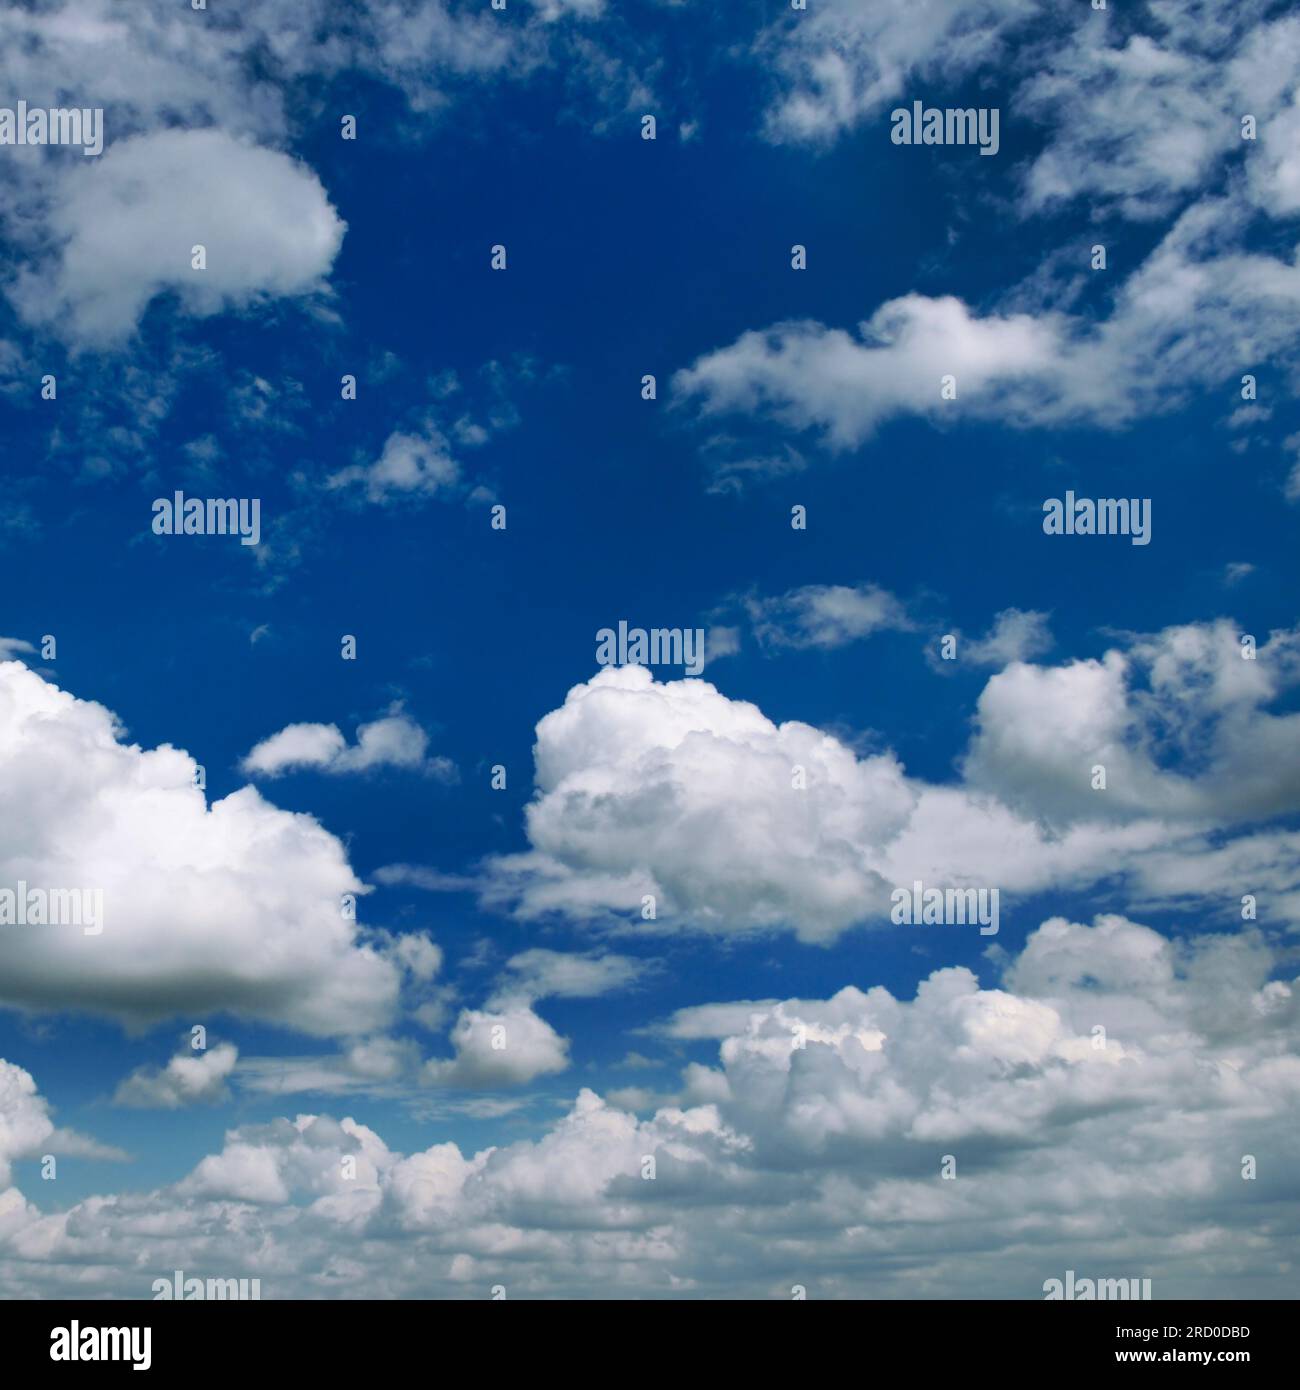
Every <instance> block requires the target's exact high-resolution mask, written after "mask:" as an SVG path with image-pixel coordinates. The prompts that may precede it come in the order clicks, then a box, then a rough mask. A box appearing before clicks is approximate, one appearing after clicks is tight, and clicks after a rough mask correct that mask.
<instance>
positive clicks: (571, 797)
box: [486, 621, 1300, 941]
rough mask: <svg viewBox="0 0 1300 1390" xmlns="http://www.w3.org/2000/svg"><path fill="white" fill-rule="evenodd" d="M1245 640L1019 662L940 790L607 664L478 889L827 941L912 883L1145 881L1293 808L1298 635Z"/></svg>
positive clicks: (571, 717)
mask: <svg viewBox="0 0 1300 1390" xmlns="http://www.w3.org/2000/svg"><path fill="white" fill-rule="evenodd" d="M1242 650H1243V649H1242V647H1241V645H1240V642H1239V634H1238V632H1237V630H1236V629H1235V628H1234V627H1233V625H1232V624H1231V623H1229V622H1227V621H1220V622H1217V623H1214V624H1207V625H1199V626H1198V625H1189V626H1185V627H1178V628H1171V629H1168V630H1166V631H1165V632H1162V633H1160V634H1157V635H1155V636H1152V637H1147V638H1135V639H1133V641H1132V642H1131V644H1130V646H1129V647H1128V649H1127V650H1119V649H1116V650H1113V651H1111V652H1108V653H1107V654H1106V655H1105V656H1104V657H1103V658H1102V659H1100V660H1085V661H1072V662H1068V663H1065V664H1063V665H1060V666H1053V667H1038V666H1030V665H1026V664H1024V663H1021V662H1015V663H1013V664H1012V665H1010V666H1008V667H1007V668H1006V669H1005V670H1003V671H1001V672H999V673H998V674H996V675H995V676H993V677H992V678H991V679H990V680H989V682H988V684H987V685H986V687H985V689H984V691H983V693H982V695H981V696H980V700H979V703H978V707H977V718H976V730H975V734H974V737H973V738H972V741H971V744H970V746H969V748H968V750H967V754H966V757H965V760H964V765H963V769H962V771H963V776H962V778H961V780H960V781H958V782H956V783H953V784H948V785H936V784H931V783H926V782H923V781H920V780H918V779H916V778H912V777H909V776H908V775H907V773H906V771H905V770H904V768H903V767H902V766H901V765H900V763H899V762H898V760H897V758H896V757H895V756H894V755H893V754H892V753H889V752H882V753H878V754H875V755H873V756H869V757H865V758H859V757H858V756H857V755H856V754H855V753H854V752H853V751H851V750H850V749H849V748H848V747H846V746H845V745H844V744H842V743H841V742H839V740H837V739H836V738H834V737H832V736H831V735H829V734H826V733H823V732H822V731H820V730H818V729H815V728H812V727H810V726H808V725H806V724H801V723H798V722H796V721H790V722H788V723H785V724H781V725H776V724H774V723H772V721H771V720H769V719H767V718H766V717H765V716H764V715H763V714H762V712H761V711H760V710H758V709H757V708H756V707H755V706H754V705H752V704H748V703H746V702H744V701H738V700H731V699H728V698H727V697H726V696H725V695H723V694H722V693H721V692H720V691H719V690H718V689H717V688H716V687H714V686H713V685H710V684H708V683H707V682H704V681H698V680H682V681H670V682H664V683H659V682H656V681H655V680H654V679H653V678H652V676H651V675H650V673H649V672H648V671H647V670H646V669H645V668H643V667H636V666H632V667H621V668H610V669H606V670H604V671H602V672H600V673H599V674H598V675H597V676H595V677H594V678H593V679H592V680H590V681H588V682H586V683H585V684H582V685H578V686H575V687H574V688H573V689H572V690H571V691H570V692H569V694H568V696H567V697H566V699H565V702H564V705H563V706H562V707H561V708H560V709H558V710H555V711H553V712H552V713H550V714H548V715H547V716H545V718H543V719H542V721H541V722H540V723H539V724H538V727H537V743H536V747H535V757H536V767H537V775H536V786H537V793H536V796H535V798H534V800H533V801H532V802H531V804H530V805H529V807H528V809H527V813H526V815H527V831H528V837H529V841H530V844H531V849H530V850H529V851H528V852H527V853H525V854H522V855H514V856H505V857H502V858H500V859H497V860H495V861H494V862H493V863H492V865H491V874H490V878H489V882H488V886H487V889H486V894H487V898H488V900H489V901H491V902H493V903H496V904H503V903H506V904H511V905H512V906H513V907H514V909H515V910H516V911H517V912H519V913H520V914H521V915H523V916H527V917H533V916H540V915H542V914H545V913H548V912H554V911H562V912H565V913H568V914H570V915H572V916H576V917H579V918H601V917H604V916H606V915H608V914H609V913H611V912H613V913H622V914H627V915H629V916H634V917H635V918H637V919H638V920H639V919H641V918H642V917H643V916H645V915H646V914H644V913H643V911H642V909H643V904H644V901H645V899H646V898H653V899H654V906H655V915H654V918H653V920H654V921H656V922H657V923H659V924H660V925H662V926H669V925H688V926H691V927H694V928H697V929H700V930H705V931H713V932H744V931H752V930H760V929H789V930H793V931H795V932H796V933H797V934H798V935H799V936H800V937H801V938H802V939H804V940H808V941H825V940H829V939H831V938H833V937H835V936H836V935H838V934H839V933H840V932H842V931H843V930H845V929H846V928H848V927H849V926H851V925H853V924H855V923H863V922H871V921H875V922H881V921H884V920H885V919H886V917H887V914H888V908H889V898H890V893H891V891H892V890H893V889H894V888H895V887H897V886H900V885H901V886H909V885H911V884H912V883H913V882H914V881H915V880H916V879H921V880H922V881H923V882H924V883H926V884H929V885H934V886H945V887H947V886H952V887H967V886H980V885H984V886H991V887H997V888H999V889H1000V890H1002V891H1004V892H1012V893H1031V892H1034V891H1039V890H1042V889H1044V888H1047V887H1053V888H1058V889H1059V888H1063V887H1076V888H1077V887H1080V886H1082V885H1086V884H1088V883H1090V882H1096V881H1098V880H1100V879H1102V878H1106V877H1108V876H1110V875H1112V874H1123V873H1132V874H1135V875H1137V876H1138V877H1139V878H1141V877H1142V876H1143V874H1144V868H1143V866H1144V863H1145V856H1146V855H1147V854H1148V853H1150V852H1151V851H1152V850H1161V851H1163V852H1165V854H1166V855H1174V856H1178V855H1180V854H1187V855H1192V856H1195V855H1196V854H1198V853H1200V852H1202V851H1203V848H1204V844H1203V838H1204V836H1206V835H1207V834H1209V833H1210V832H1221V831H1224V830H1230V829H1233V828H1237V829H1236V832H1235V833H1239V834H1240V833H1241V830H1242V829H1243V828H1244V827H1247V826H1248V825H1250V824H1251V823H1253V822H1255V823H1257V822H1266V821H1268V820H1269V819H1270V818H1273V817H1276V816H1279V815H1283V814H1286V813H1289V812H1294V811H1295V810H1297V809H1300V777H1298V775H1297V771H1296V767H1295V761H1294V758H1292V757H1290V756H1289V755H1288V753H1287V750H1288V749H1294V748H1295V746H1296V745H1297V741H1300V730H1298V727H1297V726H1298V725H1300V715H1295V714H1274V713H1271V712H1270V711H1269V710H1268V709H1267V706H1268V705H1269V704H1270V703H1272V702H1273V701H1274V700H1275V699H1276V698H1277V697H1278V695H1279V694H1280V693H1281V692H1283V691H1285V690H1286V689H1287V688H1288V687H1289V686H1292V685H1294V684H1295V682H1296V680H1297V678H1300V665H1298V664H1297V637H1296V634H1295V633H1278V634H1275V635H1274V636H1273V638H1272V639H1271V640H1270V641H1267V642H1265V643H1264V644H1263V645H1262V646H1260V647H1259V649H1258V655H1257V658H1256V659H1255V660H1254V661H1247V660H1244V659H1243V657H1242ZM1176 746H1180V747H1181V748H1182V752H1183V754H1184V762H1183V764H1182V768H1181V770H1180V771H1177V772H1175V771H1171V770H1169V769H1168V767H1167V762H1168V758H1169V754H1170V752H1171V751H1172V750H1173V749H1174V748H1175V747H1176ZM1099 764H1100V765H1101V766H1103V767H1105V769H1106V773H1107V783H1106V787H1105V789H1104V790H1102V789H1095V788H1094V786H1093V769H1094V768H1095V767H1096V766H1098V765H1099ZM1250 838H1251V837H1250V836H1249V835H1242V837H1241V838H1240V839H1239V840H1237V841H1234V843H1238V844H1245V843H1246V842H1247V841H1248V840H1249V839H1250ZM1266 844H1267V847H1268V848H1270V849H1271V850H1272V851H1273V853H1274V854H1275V855H1276V858H1275V860H1274V861H1273V862H1272V870H1271V872H1272V876H1273V877H1274V879H1275V881H1276V882H1277V883H1278V884H1279V886H1280V887H1281V890H1282V891H1281V896H1280V897H1279V899H1278V900H1277V902H1276V903H1275V908H1278V909H1281V910H1282V911H1284V912H1285V911H1287V910H1288V908H1287V904H1288V903H1289V902H1290V901H1291V893H1292V889H1293V888H1294V886H1295V883H1296V878H1297V868H1298V866H1297V863H1296V860H1295V856H1294V853H1293V852H1292V851H1291V850H1290V849H1289V842H1285V841H1284V840H1280V839H1278V838H1276V837H1274V838H1272V839H1269V840H1266V841H1259V842H1258V843H1257V847H1258V848H1263V847H1264V846H1265V845H1266ZM1243 862H1245V861H1243ZM1257 867H1260V866H1257ZM1143 882H1144V891H1147V892H1150V893H1152V894H1153V895H1155V896H1159V894H1160V888H1159V885H1158V883H1157V881H1156V879H1155V878H1146V879H1144V880H1143ZM1222 891H1223V890H1222V888H1220V890H1219V892H1220V893H1222ZM1251 891H1253V885H1252V883H1250V882H1243V883H1242V885H1241V886H1240V887H1239V888H1238V889H1237V892H1238V893H1247V892H1251ZM1207 896H1213V894H1212V893H1210V892H1209V888H1208V885H1207ZM643 925H644V923H643Z"/></svg>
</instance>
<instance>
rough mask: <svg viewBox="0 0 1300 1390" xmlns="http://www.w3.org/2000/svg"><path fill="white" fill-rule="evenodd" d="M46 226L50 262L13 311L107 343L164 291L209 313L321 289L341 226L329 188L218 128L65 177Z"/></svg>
mask: <svg viewBox="0 0 1300 1390" xmlns="http://www.w3.org/2000/svg"><path fill="white" fill-rule="evenodd" d="M49 229H50V233H51V236H52V237H53V239H54V240H55V242H56V243H57V245H58V248H59V249H58V251H57V252H56V253H55V259H54V263H53V264H52V265H50V264H46V263H43V262H38V263H37V264H36V265H35V266H34V267H32V268H30V269H28V270H26V271H25V272H24V273H23V274H22V275H20V276H19V278H18V281H17V283H16V285H15V288H14V298H15V301H16V303H17V305H18V307H19V309H20V310H21V311H22V312H23V314H24V315H25V316H26V317H27V318H28V319H29V320H31V321H33V322H37V323H41V324H44V325H46V326H48V327H52V328H54V329H55V330H56V331H59V332H61V333H64V334H65V335H66V336H68V337H69V338H71V339H74V340H76V341H79V342H82V343H86V344H90V345H92V346H105V345H109V344H113V343H117V342H120V341H121V340H123V339H124V338H126V337H127V336H129V335H130V333H131V332H132V330H133V329H134V328H135V327H136V326H137V325H138V323H139V321H140V318H141V316H142V315H143V313H144V311H145V309H146V307H147V306H148V304H149V302H150V301H151V300H152V299H153V298H155V297H156V296H158V295H161V294H164V293H169V292H170V293H174V294H176V295H178V296H179V298H180V300H181V302H182V304H183V306H184V307H185V309H186V310H187V311H188V312H189V313H192V314H195V315H199V316H207V315H210V314H215V313H219V312H221V311H222V310H224V309H227V308H242V307H246V306H248V305H250V304H255V303H257V302H259V301H260V300H263V299H266V298H281V297H293V296H302V295H308V294H311V293H312V292H313V291H316V290H319V289H320V288H321V287H322V284H323V278H324V276H325V275H326V274H327V272H328V271H329V269H330V267H331V265H332V264H333V262H334V257H335V256H336V255H337V254H338V250H339V247H340V246H341V245H342V242H343V232H344V225H343V222H342V221H341V220H340V218H339V216H338V214H337V213H336V212H335V211H334V208H333V207H332V206H331V204H330V201H329V197H328V196H327V194H326V192H325V190H324V189H323V188H322V187H321V183H320V180H319V179H318V178H317V177H316V176H315V174H313V173H312V172H311V170H309V169H307V168H306V167H305V166H304V165H302V164H299V163H297V162H295V161H294V160H293V159H291V158H290V157H289V156H287V155H285V154H281V153H280V152H278V151H276V150H268V149H262V148H259V147H258V146H255V145H253V144H250V143H247V142H245V141H244V140H242V139H240V138H238V137H235V136H231V135H228V134H226V133H224V132H221V131H216V130H169V131H159V132H156V133H152V134H148V135H139V136H136V137H134V138H133V139H129V140H126V141H123V142H122V143H121V144H113V145H110V146H109V147H108V148H107V149H106V150H105V152H104V154H103V155H102V156H101V157H100V158H99V159H98V160H95V161H93V162H90V161H87V162H86V167H82V166H81V165H76V164H73V165H68V166H66V168H65V169H64V170H63V171H62V172H61V174H60V176H59V179H58V183H57V187H56V188H55V190H54V192H53V193H52V206H51V209H50V213H49ZM196 246H202V247H203V255H204V257H205V265H204V268H202V269H195V268H194V261H193V249H194V247H196Z"/></svg>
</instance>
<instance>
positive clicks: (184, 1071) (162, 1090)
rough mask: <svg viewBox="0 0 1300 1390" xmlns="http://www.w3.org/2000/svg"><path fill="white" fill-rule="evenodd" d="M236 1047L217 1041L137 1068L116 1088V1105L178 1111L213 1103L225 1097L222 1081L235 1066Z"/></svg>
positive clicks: (224, 1086)
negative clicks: (161, 1064) (160, 1065)
mask: <svg viewBox="0 0 1300 1390" xmlns="http://www.w3.org/2000/svg"><path fill="white" fill-rule="evenodd" d="M238 1057H239V1049H238V1048H237V1047H236V1046H235V1045H234V1044H233V1043H218V1044H217V1045H216V1046H215V1047H212V1048H207V1049H204V1050H203V1051H199V1052H181V1053H179V1054H178V1055H177V1056H175V1057H173V1058H172V1059H171V1060H170V1061H169V1062H168V1063H167V1065H166V1066H165V1067H163V1068H161V1069H159V1068H157V1067H140V1068H138V1069H137V1070H136V1071H133V1072H132V1073H131V1075H130V1076H128V1077H127V1078H126V1079H125V1080H124V1081H123V1082H122V1083H121V1085H119V1086H118V1088H117V1093H116V1094H115V1095H114V1097H113V1101H114V1103H115V1104H116V1105H130V1106H139V1107H142V1108H146V1109H159V1110H178V1109H180V1108H181V1107H182V1106H186V1105H213V1104H215V1103H216V1102H218V1101H222V1100H228V1099H229V1097H230V1092H229V1091H228V1090H227V1088H226V1080H227V1078H228V1077H229V1076H230V1073H231V1072H232V1071H234V1069H235V1062H236V1061H237V1059H238Z"/></svg>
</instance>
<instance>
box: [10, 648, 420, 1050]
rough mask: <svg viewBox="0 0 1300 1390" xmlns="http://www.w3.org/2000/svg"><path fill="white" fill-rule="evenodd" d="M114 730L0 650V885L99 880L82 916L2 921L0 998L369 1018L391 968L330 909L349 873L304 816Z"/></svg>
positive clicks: (116, 1007)
mask: <svg viewBox="0 0 1300 1390" xmlns="http://www.w3.org/2000/svg"><path fill="white" fill-rule="evenodd" d="M194 775H195V763H194V760H193V759H192V758H191V757H190V756H189V755H188V754H187V753H184V752H182V751H181V750H179V749H176V748H173V747H171V746H169V745H163V746H162V747H160V748H155V749H143V748H140V747H138V746H136V745H134V744H130V743H127V742H125V741H124V740H123V737H122V731H121V729H120V727H119V725H118V723H117V721H116V719H115V718H114V716H113V715H112V713H111V712H110V711H109V710H107V709H105V708H104V707H103V706H102V705H98V704H95V703H94V702H92V701H88V700H80V699H77V698H76V697H74V696H73V695H71V694H69V693H67V692H66V691H63V690H60V689H59V688H58V687H57V686H55V685H53V684H50V683H48V682H46V681H44V680H42V679H41V678H40V677H39V676H38V675H36V674H35V673H34V672H33V671H30V670H28V669H27V667H25V666H23V665H21V664H20V663H18V662H6V663H4V664H0V827H3V829H0V889H4V890H7V891H9V892H10V893H12V894H14V895H15V897H16V894H17V891H18V886H19V884H21V883H25V884H26V885H28V888H29V889H38V890H41V891H43V892H44V891H49V890H53V889H67V890H74V891H80V890H85V891H86V892H89V893H92V894H93V893H95V892H102V899H101V900H100V901H101V902H102V915H101V917H100V925H101V927H102V930H100V931H99V933H98V934H94V935H88V934H86V932H85V930H84V928H83V927H78V926H75V925H71V926H49V925H30V924H29V925H18V924H16V923H15V924H11V925H5V926H0V1002H3V1003H5V1004H8V1005H12V1006H15V1007H19V1008H23V1009H29V1010H41V1009H69V1008H75V1009H82V1010H88V1011H91V1012H94V1013H98V1014H102V1015H109V1016H112V1017H116V1018H120V1019H122V1020H123V1021H125V1022H127V1023H130V1024H133V1025H134V1024H145V1023H149V1022H153V1021H157V1020H159V1019H162V1018H166V1017H173V1016H176V1015H177V1014H178V1013H179V1014H182V1015H185V1016H187V1017H188V1016H190V1015H193V1014H197V1015H199V1016H202V1015H204V1014H205V1013H210V1012H215V1011H219V1010H223V1009H226V1010H230V1011H232V1012H234V1013H237V1014H240V1015H244V1016H247V1017H254V1018H265V1019H273V1020H275V1021H276V1022H278V1023H282V1024H287V1025H288V1026H290V1027H294V1028H299V1029H302V1030H304V1031H307V1032H310V1033H315V1034H321V1035H328V1034H360V1033H364V1032H367V1031H371V1030H373V1029H375V1028H378V1027H383V1026H385V1025H386V1024H387V1023H388V1022H389V1020H390V1019H391V1017H392V1016H393V1013H394V1010H395V1008H396V1005H397V1001H398V996H399V992H400V988H401V983H402V978H403V973H402V970H401V969H400V968H399V964H398V963H395V961H394V960H393V958H392V957H391V955H390V954H384V953H381V952H380V951H379V950H376V949H375V948H374V947H372V946H370V945H368V944H365V943H364V942H363V941H362V940H361V939H360V937H359V934H358V930H357V927H356V925H355V923H353V922H350V921H348V920H347V919H346V918H345V917H344V915H343V913H342V911H341V910H340V900H341V898H342V895H344V894H346V893H357V892H358V891H361V890H362V888H363V885H362V884H361V882H360V880H359V879H358V878H357V876H356V874H355V873H354V872H353V871H352V869H351V867H350V866H349V864H348V860H347V856H346V854H345V853H344V850H343V846H342V845H341V844H340V843H339V841H338V840H337V839H335V837H334V836H333V835H331V834H329V833H328V832H327V831H326V830H325V829H323V828H322V827H321V825H320V824H318V823H317V822H316V821H315V820H314V819H313V818H312V817H310V816H306V815H293V814H290V813H288V812H286V811H282V810H280V809H279V808H278V807H276V806H273V805H271V804H270V803H269V802H267V801H266V800H264V799H263V798H262V797H261V796H260V795H259V794H258V792H257V791H256V790H255V789H253V788H252V787H245V788H243V789H241V790H239V791H237V792H234V793H233V794H232V795H230V796H227V797H225V798H223V799H222V800H220V801H214V802H212V803H209V802H208V801H207V799H206V797H205V794H204V793H203V792H202V791H200V790H199V789H198V788H197V787H195V786H194Z"/></svg>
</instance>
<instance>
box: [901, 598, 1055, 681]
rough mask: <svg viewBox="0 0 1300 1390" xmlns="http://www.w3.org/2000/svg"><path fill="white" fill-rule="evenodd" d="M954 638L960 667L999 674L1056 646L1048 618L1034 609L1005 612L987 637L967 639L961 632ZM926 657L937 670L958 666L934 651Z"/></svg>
mask: <svg viewBox="0 0 1300 1390" xmlns="http://www.w3.org/2000/svg"><path fill="white" fill-rule="evenodd" d="M950 635H951V636H953V637H955V638H956V639H957V654H956V662H957V663H960V664H961V665H963V666H988V667H993V668H995V669H998V670H1001V669H1002V668H1003V667H1004V666H1010V665H1011V663H1012V662H1013V661H1028V660H1029V659H1030V658H1031V657H1035V656H1041V655H1042V654H1043V653H1044V652H1046V651H1050V650H1051V647H1052V645H1053V643H1052V634H1051V630H1050V629H1049V627H1048V615H1047V614H1046V613H1039V612H1036V611H1035V610H1034V609H1020V608H1004V609H1003V610H1002V612H1000V613H999V614H998V615H997V616H996V617H995V618H994V619H993V626H992V627H991V628H989V630H988V631H987V632H986V633H985V634H984V636H983V637H963V636H962V634H961V631H960V629H957V628H954V629H953V631H952V633H951V634H950ZM926 657H927V659H928V660H929V662H930V664H931V665H932V666H934V667H935V668H937V669H944V668H946V667H948V666H949V665H952V664H954V663H952V662H948V661H945V660H943V658H942V656H941V655H940V654H939V653H938V651H937V650H936V649H933V648H932V649H930V650H928V651H927V652H926Z"/></svg>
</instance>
